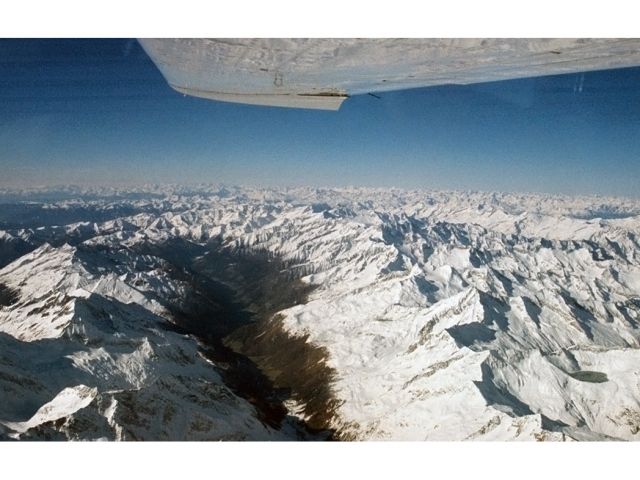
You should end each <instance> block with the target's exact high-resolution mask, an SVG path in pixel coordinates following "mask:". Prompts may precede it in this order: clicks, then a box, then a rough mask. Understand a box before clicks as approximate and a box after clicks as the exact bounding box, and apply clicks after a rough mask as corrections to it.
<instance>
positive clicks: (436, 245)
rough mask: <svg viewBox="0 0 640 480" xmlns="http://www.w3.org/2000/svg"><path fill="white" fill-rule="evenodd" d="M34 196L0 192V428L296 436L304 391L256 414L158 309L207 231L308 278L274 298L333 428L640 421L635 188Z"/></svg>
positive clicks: (487, 436) (558, 435) (574, 426)
mask: <svg viewBox="0 0 640 480" xmlns="http://www.w3.org/2000/svg"><path fill="white" fill-rule="evenodd" d="M49 193H50V196H51V198H52V199H53V200H51V201H47V194H48V193H47V191H46V190H43V191H37V192H33V191H21V192H0V199H3V201H4V202H5V203H11V204H12V205H14V206H15V205H19V206H20V205H26V204H22V203H21V202H22V201H23V200H28V199H29V198H32V197H34V198H38V202H36V203H30V204H28V209H27V207H16V208H18V211H17V213H13V214H11V215H10V214H3V206H2V205H0V230H1V231H0V253H2V256H0V261H2V262H3V263H0V266H2V269H0V396H1V399H2V401H0V437H4V438H13V439H23V438H55V439H74V440H75V439H91V440H97V439H116V440H118V439H125V440H126V439H145V440H162V439H174V440H183V439H185V440H192V439H209V440H214V439H251V440H285V439H300V438H308V434H306V433H302V430H301V427H300V423H298V422H304V420H305V413H304V408H303V407H304V405H301V403H304V402H305V401H308V400H309V397H308V394H305V395H307V396H306V397H305V396H304V395H302V394H300V395H299V396H298V397H296V391H295V388H293V387H292V388H293V390H294V391H293V392H292V398H293V399H297V401H293V400H292V399H290V400H287V401H283V402H282V404H283V405H284V407H283V408H287V409H288V413H287V415H286V418H285V419H284V420H282V421H281V422H280V423H279V424H273V423H272V422H271V423H270V422H268V421H265V420H264V418H263V417H261V415H260V412H259V411H258V410H259V406H257V405H259V404H257V403H256V402H255V399H252V398H248V396H247V395H242V393H241V392H239V391H238V390H237V389H236V388H234V387H233V386H232V385H228V384H227V382H226V380H225V378H227V377H225V375H224V374H223V373H224V371H225V369H226V368H228V367H227V366H225V365H224V364H223V363H224V362H222V363H221V362H217V361H216V360H215V358H216V357H207V356H206V355H203V345H202V341H201V340H202V339H197V338H195V337H194V335H190V334H188V332H181V331H180V330H176V329H172V328H171V327H170V326H171V325H172V324H173V323H174V320H175V316H176V308H177V307H176V305H182V304H183V303H184V298H186V297H187V296H188V295H190V292H191V291H192V289H193V288H194V287H193V285H194V282H193V279H192V278H191V277H189V276H188V275H189V274H190V272H189V271H188V269H187V268H186V267H184V266H185V265H187V263H186V260H184V259H185V258H186V256H187V253H185V252H193V253H189V255H191V256H190V257H189V259H190V260H189V261H192V263H190V264H189V265H192V264H193V265H196V264H198V262H202V261H203V260H202V259H203V258H206V255H207V252H208V250H207V249H210V248H213V247H212V245H216V248H223V249H225V251H229V252H234V251H243V252H246V251H255V252H268V254H269V255H273V257H274V258H278V259H280V260H281V261H282V262H284V263H283V265H286V270H287V272H288V274H290V276H292V277H295V279H297V281H300V282H303V283H304V284H306V285H308V286H309V293H308V295H307V296H305V297H304V299H303V301H296V302H292V303H291V304H287V305H286V307H285V308H280V309H276V310H277V311H273V309H271V310H268V311H269V316H270V318H271V317H272V318H277V319H278V320H279V321H280V322H281V326H282V328H283V329H284V332H285V334H286V335H288V336H290V337H291V338H304V339H306V342H307V343H308V344H309V345H310V346H312V347H313V348H318V349H320V350H321V351H322V352H323V355H324V357H323V361H324V362H325V364H326V367H327V368H328V369H330V370H331V372H332V375H331V377H330V379H329V380H328V382H329V383H330V384H329V385H328V388H329V389H330V391H331V395H332V397H333V400H334V403H332V405H335V408H334V409H332V411H331V412H330V415H327V418H326V419H325V420H324V421H325V423H324V424H323V428H325V429H326V430H328V431H331V432H333V435H334V437H335V438H340V439H353V440H560V441H562V440H636V439H638V438H640V436H639V434H640V348H639V347H640V323H639V322H640V237H639V236H638V235H639V234H638V232H640V200H634V199H623V198H603V197H563V196H542V195H533V194H506V193H478V192H420V191H402V190H395V189H360V188H348V189H312V188H297V189H282V190H278V189H252V188H240V187H237V188H236V187H234V188H231V187H226V188H220V187H198V188H195V187H194V188H187V187H149V188H141V189H137V190H133V189H131V190H128V191H119V190H113V189H111V190H107V189H104V190H100V189H97V190H96V189H94V190H92V191H81V190H78V189H74V188H71V187H69V188H66V189H64V191H62V192H60V191H57V192H49ZM19 208H25V210H19ZM14 210H15V209H14ZM14 210H12V211H14ZM7 211H8V210H7ZM165 245H175V246H174V247H171V248H165V247H164V246H165ZM177 245H179V246H177ZM160 246H163V247H162V248H160ZM180 262H182V263H180ZM176 265H180V266H181V267H180V268H177V267H176ZM229 265H231V264H229ZM183 267H184V268H183ZM283 268H284V267H283ZM209 272H210V275H212V277H211V278H212V279H215V280H216V281H220V282H222V279H223V276H222V274H221V276H220V277H218V276H217V274H216V273H215V270H213V272H214V273H211V270H209ZM194 278H195V277H194ZM224 278H226V277H224ZM224 282H226V283H225V284H226V285H228V286H229V287H230V288H234V281H233V277H231V276H230V277H229V278H226V279H225V280H224ZM236 286H237V285H236ZM274 295H275V293H274ZM245 296H246V295H245ZM244 300H245V301H246V302H247V304H248V305H250V304H251V301H252V299H246V298H245V299H244ZM216 301H217V300H216ZM181 302H182V303H181ZM184 311H187V310H184ZM189 311H190V310H189ZM273 348H274V349H277V348H280V347H278V346H274V347H273ZM320 350H319V351H320ZM274 353H278V352H274ZM212 358H213V360H212ZM261 361H262V362H268V361H269V360H265V359H264V358H263V359H262V360H260V359H258V360H256V362H257V365H258V366H260V367H261V368H262V369H263V370H264V371H265V372H266V373H265V374H266V375H273V371H274V370H275V367H273V366H270V365H269V364H268V363H264V364H262V363H260V362H261ZM300 362H303V363H304V359H300ZM278 368H280V369H282V368H284V369H285V370H288V371H289V372H288V373H291V372H293V374H294V375H295V372H296V368H298V366H297V365H296V362H289V363H288V364H286V365H285V367H282V366H280V367H278ZM285 373H287V372H285ZM280 381H282V380H280ZM276 383H278V382H277V381H276ZM305 399H306V400H305ZM305 435H307V436H305Z"/></svg>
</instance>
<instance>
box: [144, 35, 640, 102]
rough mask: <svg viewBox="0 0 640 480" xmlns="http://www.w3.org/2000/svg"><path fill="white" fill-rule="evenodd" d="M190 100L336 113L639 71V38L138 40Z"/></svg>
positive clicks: (175, 85)
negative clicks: (361, 101)
mask: <svg viewBox="0 0 640 480" xmlns="http://www.w3.org/2000/svg"><path fill="white" fill-rule="evenodd" d="M140 43H141V44H142V47H143V48H144V49H145V51H146V52H147V53H148V54H149V56H150V57H151V58H152V60H153V61H154V62H155V64H156V65H157V66H158V68H159V69H160V71H161V72H162V74H163V75H164V77H165V78H166V80H167V82H168V83H169V85H171V86H172V87H173V88H174V89H176V90H177V91H179V92H182V93H184V94H187V95H193V96H196V97H204V98H209V99H212V100H220V101H227V102H238V103H249V104H254V105H270V106H281V107H298V108H317V109H325V110H337V109H338V108H340V105H341V103H342V102H343V100H344V99H345V98H347V97H348V96H349V95H358V94H363V93H376V92H383V91H390V90H401V89H407V88H417V87H427V86H433V85H445V84H469V83H480V82H490V81H496V80H508V79H513V78H523V77H536V76H542V75H555V74H562V73H573V72H583V71H589V70H604V69H610V68H621V67H631V66H638V65H640V39H604V38H600V39H567V38H562V39H528V38H523V39H473V38H466V39H388V38H387V39H327V38H325V39H318V38H316V39H141V40H140Z"/></svg>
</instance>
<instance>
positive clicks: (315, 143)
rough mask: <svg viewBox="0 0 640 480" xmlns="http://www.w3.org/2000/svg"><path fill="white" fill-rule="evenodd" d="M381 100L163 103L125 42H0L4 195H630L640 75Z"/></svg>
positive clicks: (453, 89) (598, 75) (148, 70)
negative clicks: (327, 105)
mask: <svg viewBox="0 0 640 480" xmlns="http://www.w3.org/2000/svg"><path fill="white" fill-rule="evenodd" d="M580 85H582V88H580ZM380 96H381V99H376V98H374V97H372V96H368V95H361V96H355V97H352V98H350V99H348V100H347V101H345V102H344V104H343V106H342V108H341V109H340V111H338V112H325V111H314V110H298V109H284V108H272V107H258V106H248V105H238V104H227V103H220V102H212V101H208V100H203V99H197V98H192V97H185V96H183V95H181V94H178V93H176V92H174V91H173V90H172V89H171V88H170V87H168V86H167V84H166V83H165V81H164V79H163V78H162V76H161V74H160V73H159V71H158V70H157V69H156V67H155V65H154V64H153V63H152V62H151V60H149V59H148V57H147V56H146V54H145V53H144V52H143V51H142V49H141V48H140V46H139V45H138V43H137V42H136V41H134V40H117V39H111V40H0V187H7V186H18V187H22V186H29V185H43V184H44V185H46V184H49V185H54V184H65V183H74V184H78V185H85V184H89V185H94V184H134V183H147V182H153V183H196V182H212V183H220V182H221V183H228V184H251V185H264V186H278V185H318V186H345V185H356V186H395V187H402V188H427V189H473V190H500V191H521V192H550V193H567V194H583V193H584V194H592V193H595V194H616V195H630V196H639V195H640V188H639V187H638V185H639V184H640V68H630V69H621V70H609V71H600V72H587V73H583V74H571V75H561V76H552V77H539V78H534V79H522V80H511V81H503V82H492V83H484V84H477V85H468V86H441V87H430V88H423V89H415V90H405V91H398V92H390V93H383V94H380Z"/></svg>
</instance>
